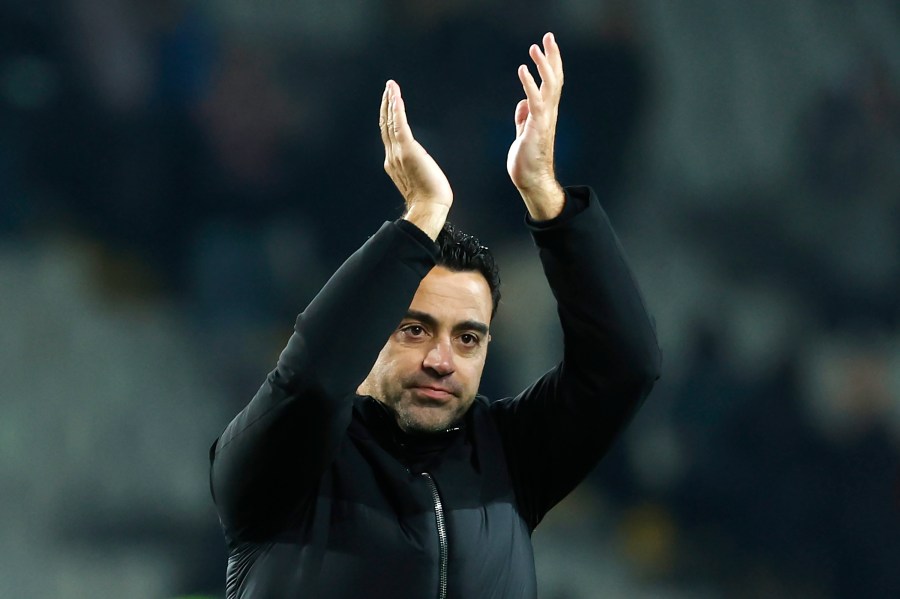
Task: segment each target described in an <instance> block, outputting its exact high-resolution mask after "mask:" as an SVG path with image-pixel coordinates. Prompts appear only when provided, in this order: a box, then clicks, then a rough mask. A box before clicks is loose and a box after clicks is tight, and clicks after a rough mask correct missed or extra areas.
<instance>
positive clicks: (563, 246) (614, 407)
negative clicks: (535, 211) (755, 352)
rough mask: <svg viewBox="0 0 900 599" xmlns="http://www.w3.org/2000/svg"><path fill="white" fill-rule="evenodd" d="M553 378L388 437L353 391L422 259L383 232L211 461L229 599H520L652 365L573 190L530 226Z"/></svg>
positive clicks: (604, 241) (610, 243)
mask: <svg viewBox="0 0 900 599" xmlns="http://www.w3.org/2000/svg"><path fill="white" fill-rule="evenodd" d="M529 228H530V229H531V232H532V235H533V237H534V240H535V243H536V244H537V246H538V248H539V250H540V257H541V261H542V263H543V266H544V271H545V273H546V276H547V279H548V281H549V284H550V286H551V288H552V290H553V292H554V294H555V296H556V299H557V303H558V306H559V316H560V321H561V323H562V328H563V332H564V337H565V349H564V355H563V360H562V362H561V363H560V364H559V365H557V366H556V367H555V368H553V369H552V370H551V371H549V372H548V373H547V374H545V375H544V376H543V377H541V378H540V379H539V380H538V381H536V382H535V383H534V384H533V385H532V386H531V387H529V388H528V389H526V390H524V391H523V392H521V393H520V394H519V395H518V396H516V397H514V398H508V399H503V400H499V401H495V402H489V401H487V400H486V399H484V398H482V397H479V398H477V399H476V401H475V402H474V403H473V404H472V407H471V408H470V409H469V411H468V412H467V414H466V416H465V417H464V419H463V421H462V422H461V423H460V426H459V427H458V428H456V429H454V430H451V431H448V432H446V433H441V434H437V435H426V436H420V437H413V436H410V435H406V434H404V433H403V432H402V431H400V429H399V428H398V427H397V426H396V424H395V423H394V420H393V418H392V417H391V416H390V415H389V414H388V413H387V412H386V410H385V409H384V408H383V407H382V405H381V404H380V403H378V402H376V401H375V400H373V399H371V398H367V397H359V396H357V395H356V394H355V390H356V388H357V386H358V385H359V383H360V382H361V381H362V380H363V379H364V378H365V376H366V374H367V373H368V371H369V369H370V368H371V366H372V363H373V362H374V360H375V357H376V356H377V355H378V352H379V350H380V349H381V347H382V346H383V345H384V343H385V340H386V339H387V338H388V337H389V336H390V335H391V333H392V332H393V330H394V329H395V328H396V326H397V324H398V323H399V322H400V320H401V318H402V317H403V315H404V313H405V311H406V309H407V308H408V307H409V304H410V302H411V300H412V297H413V295H414V294H415V291H416V289H417V287H418V285H419V282H420V281H421V279H422V278H423V277H424V276H425V275H426V274H427V273H428V271H429V270H430V269H431V268H432V266H433V265H434V261H435V256H436V248H435V244H434V243H433V242H432V241H431V240H430V239H429V238H428V237H427V236H426V235H425V234H424V233H422V232H421V231H420V230H419V229H417V228H416V227H415V226H413V225H411V224H410V223H408V222H406V221H397V222H394V223H385V224H384V225H383V226H382V227H381V229H380V230H379V231H378V232H377V233H376V234H375V235H374V236H372V237H371V238H370V239H369V240H368V241H367V242H366V243H365V244H364V245H363V246H362V248H360V249H359V250H358V251H357V252H356V253H354V254H353V255H352V256H351V257H350V258H349V259H348V260H347V261H346V262H345V263H344V264H343V265H342V266H341V268H340V269H339V270H338V271H337V273H335V275H334V276H333V277H332V278H331V279H330V280H329V281H328V283H327V284H326V285H325V287H324V288H323V289H322V290H321V291H320V292H319V294H318V295H317V296H316V298H315V299H313V301H312V302H311V303H310V304H309V306H308V307H307V308H306V310H304V311H303V313H302V314H300V316H299V317H298V318H297V323H296V327H295V332H294V334H293V335H292V337H291V339H290V341H289V342H288V344H287V347H286V348H285V349H284V351H283V352H282V354H281V357H280V358H279V360H278V365H277V367H276V369H275V370H273V371H272V372H271V373H270V374H269V376H268V378H267V380H266V382H265V383H264V384H263V385H262V387H261V388H260V390H259V392H258V393H257V394H256V396H255V397H254V398H253V400H252V401H251V402H250V404H249V405H248V406H247V407H246V408H245V409H244V410H243V411H242V412H241V413H240V414H238V416H237V417H236V418H235V419H234V420H233V421H232V422H231V424H229V425H228V427H227V428H226V429H225V432H224V433H223V434H222V436H221V437H220V438H219V439H218V440H217V441H216V443H215V444H214V445H213V447H212V449H211V450H210V457H211V460H212V468H211V485H212V491H213V497H214V499H215V502H216V505H217V507H218V511H219V516H220V519H221V522H222V526H223V528H224V531H225V536H226V539H227V541H228V546H229V552H230V557H229V560H228V573H227V582H226V587H227V596H228V597H229V598H237V597H253V598H270V597H271V598H275V597H279V598H280V597H285V598H303V599H307V598H309V599H312V598H329V599H331V598H335V599H337V598H341V599H351V598H352V599H360V598H368V599H381V598H384V599H406V598H408V599H423V598H430V597H447V598H452V599H463V598H465V599H476V598H479V599H480V598H485V599H488V598H495V599H501V598H503V599H507V598H508V599H513V598H515V599H523V598H533V597H535V596H536V582H535V572H534V559H533V555H532V547H531V538H530V536H531V532H532V530H533V529H534V528H535V526H537V524H538V522H540V520H541V518H542V517H543V516H544V514H546V512H547V511H548V510H549V509H550V508H551V507H552V506H553V505H555V504H556V503H557V502H559V501H560V500H561V499H562V498H563V497H565V495H566V494H567V493H569V492H570V491H571V490H572V489H573V488H574V487H575V486H576V485H577V484H578V483H579V482H580V481H581V480H582V479H583V478H584V476H585V475H586V474H587V473H588V472H589V471H590V469H591V468H593V466H594V465H595V464H596V462H597V461H598V460H599V458H600V457H601V456H602V455H603V453H604V452H605V451H606V450H607V448H608V447H609V445H610V443H611V442H612V440H613V438H614V437H615V435H616V434H617V433H618V432H619V431H620V430H621V429H622V428H623V426H624V425H625V424H626V423H627V421H628V420H629V418H630V417H631V416H632V415H633V413H634V412H635V410H636V409H637V407H638V406H639V405H640V403H641V402H642V401H643V399H644V397H646V395H647V393H649V391H650V388H651V387H652V384H653V382H654V381H655V380H656V379H657V378H658V373H659V366H660V353H659V349H658V347H657V344H656V337H655V334H654V331H653V327H652V325H651V322H650V319H649V318H648V316H647V313H646V310H645V308H644V305H643V301H642V299H641V297H640V293H639V291H638V289H637V287H636V285H635V283H634V280H633V278H632V275H631V272H630V271H629V269H628V267H627V265H626V264H625V261H624V258H623V256H622V253H621V250H620V247H619V244H618V241H617V240H616V237H615V234H614V233H613V231H612V229H611V228H610V225H609V222H608V220H607V218H606V215H605V214H604V212H603V210H602V208H601V207H600V205H599V203H598V201H597V199H596V197H594V195H593V193H592V192H591V191H590V190H589V189H588V188H569V189H567V200H566V209H565V211H564V212H563V214H562V215H561V216H560V217H558V218H556V219H553V220H552V221H548V222H544V223H533V222H530V221H529Z"/></svg>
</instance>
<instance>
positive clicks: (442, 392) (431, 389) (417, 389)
mask: <svg viewBox="0 0 900 599" xmlns="http://www.w3.org/2000/svg"><path fill="white" fill-rule="evenodd" d="M410 390H411V391H412V392H413V393H415V394H416V395H418V396H420V397H426V398H428V399H431V400H437V401H449V400H450V399H453V398H454V397H456V396H455V395H454V394H453V392H451V391H449V390H447V389H445V388H443V387H437V386H433V385H416V386H414V387H410Z"/></svg>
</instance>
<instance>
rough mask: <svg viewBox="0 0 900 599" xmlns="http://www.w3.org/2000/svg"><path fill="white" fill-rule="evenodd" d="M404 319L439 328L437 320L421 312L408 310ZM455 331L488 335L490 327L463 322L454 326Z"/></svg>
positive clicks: (468, 321) (472, 321)
mask: <svg viewBox="0 0 900 599" xmlns="http://www.w3.org/2000/svg"><path fill="white" fill-rule="evenodd" d="M404 318H408V319H411V320H418V321H419V322H421V323H423V324H426V325H428V326H429V327H431V328H433V329H434V328H437V326H438V321H437V319H436V318H435V317H434V316H432V315H431V314H429V313H427V312H419V311H418V310H407V311H406V316H405V317H404ZM453 330H454V331H463V330H472V331H477V332H479V333H481V334H482V335H487V334H488V325H486V324H484V323H483V322H479V321H477V320H463V321H461V322H458V323H456V324H455V325H453Z"/></svg>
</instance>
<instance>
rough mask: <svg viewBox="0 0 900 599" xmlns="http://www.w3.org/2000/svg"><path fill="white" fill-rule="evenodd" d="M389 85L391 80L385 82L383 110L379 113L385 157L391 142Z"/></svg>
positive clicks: (382, 99) (382, 97)
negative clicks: (388, 115) (388, 124)
mask: <svg viewBox="0 0 900 599" xmlns="http://www.w3.org/2000/svg"><path fill="white" fill-rule="evenodd" d="M388 85H390V83H389V82H388V83H386V84H385V86H384V92H382V94H381V110H380V112H379V114H378V129H379V131H381V143H383V144H384V151H385V157H387V152H388V148H389V146H390V144H391V140H390V138H389V137H388V128H387V114H388Z"/></svg>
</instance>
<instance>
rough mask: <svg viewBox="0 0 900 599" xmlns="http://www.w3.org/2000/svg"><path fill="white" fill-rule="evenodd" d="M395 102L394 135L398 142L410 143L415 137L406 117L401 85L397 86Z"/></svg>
mask: <svg viewBox="0 0 900 599" xmlns="http://www.w3.org/2000/svg"><path fill="white" fill-rule="evenodd" d="M393 99H394V102H393V105H392V107H391V111H392V112H393V118H392V120H393V122H394V129H393V135H394V138H395V139H396V140H397V142H398V143H401V144H405V143H409V142H410V141H412V139H413V134H412V129H410V127H409V121H408V120H407V118H406V103H405V102H404V101H403V96H402V95H401V94H400V86H399V85H398V86H396V90H395V92H394V96H393Z"/></svg>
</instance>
